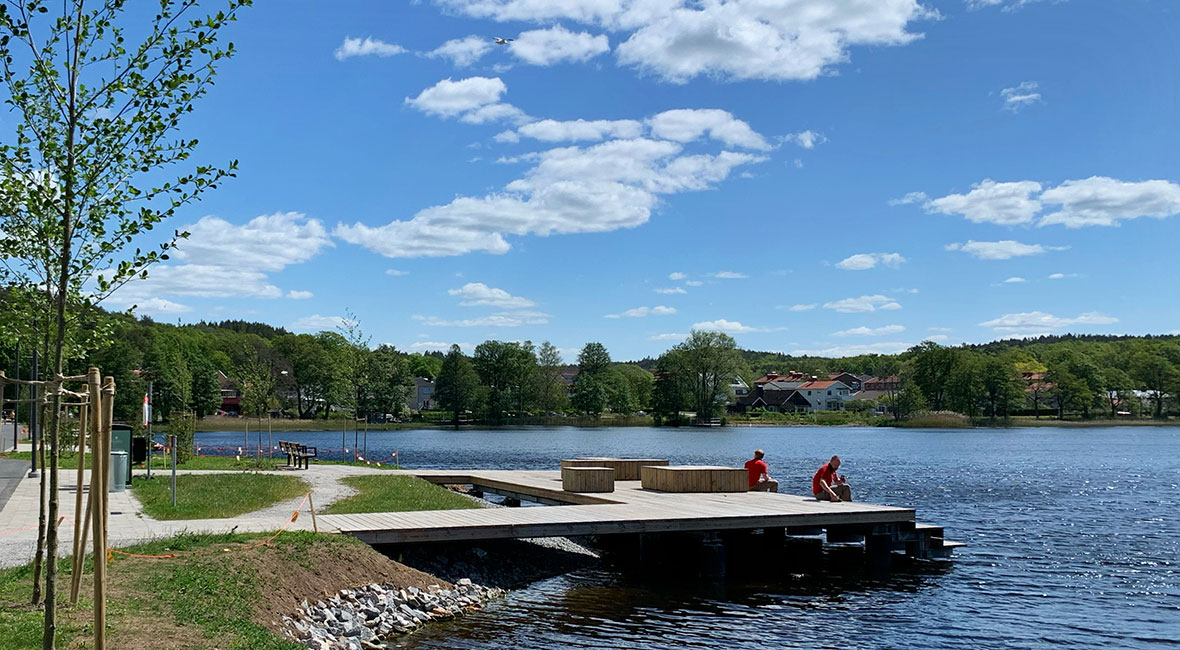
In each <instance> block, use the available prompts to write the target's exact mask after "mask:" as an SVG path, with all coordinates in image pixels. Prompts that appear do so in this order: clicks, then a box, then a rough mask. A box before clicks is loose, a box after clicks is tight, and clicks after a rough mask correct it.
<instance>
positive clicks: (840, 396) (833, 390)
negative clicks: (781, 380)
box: [795, 380, 852, 411]
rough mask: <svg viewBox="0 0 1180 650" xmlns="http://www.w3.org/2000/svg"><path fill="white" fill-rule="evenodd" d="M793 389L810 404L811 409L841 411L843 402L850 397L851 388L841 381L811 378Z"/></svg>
mask: <svg viewBox="0 0 1180 650" xmlns="http://www.w3.org/2000/svg"><path fill="white" fill-rule="evenodd" d="M795 390H796V392H798V393H799V394H800V395H802V396H803V398H804V399H806V400H807V401H808V403H810V404H811V410H813V411H843V410H844V403H845V402H847V401H848V400H850V399H852V389H851V388H849V387H848V384H845V383H844V382H842V381H835V380H827V381H816V380H812V381H809V382H807V383H805V384H800V385H799V387H798V388H796V389H795Z"/></svg>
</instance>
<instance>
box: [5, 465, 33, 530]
mask: <svg viewBox="0 0 1180 650" xmlns="http://www.w3.org/2000/svg"><path fill="white" fill-rule="evenodd" d="M28 473H29V461H27V460H13V459H11V458H0V512H2V511H3V510H4V504H5V503H8V497H10V496H12V492H13V491H14V490H16V486H17V484H18V483H20V481H21V479H23V478H24V477H25V475H26V474H28ZM0 521H4V520H3V519H0Z"/></svg>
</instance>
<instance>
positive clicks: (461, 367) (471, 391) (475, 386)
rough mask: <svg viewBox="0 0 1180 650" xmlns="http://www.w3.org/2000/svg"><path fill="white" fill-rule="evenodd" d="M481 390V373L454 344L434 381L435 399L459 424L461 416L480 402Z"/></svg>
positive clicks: (454, 421)
mask: <svg viewBox="0 0 1180 650" xmlns="http://www.w3.org/2000/svg"><path fill="white" fill-rule="evenodd" d="M481 392H482V391H481V386H480V383H479V375H478V374H477V373H476V372H475V368H474V367H472V365H471V361H470V360H468V359H467V357H466V356H464V354H463V351H462V350H460V349H459V346H457V345H452V346H451V349H450V351H449V352H447V356H446V358H445V359H443V363H442V368H441V370H440V371H439V373H438V377H437V378H436V379H435V382H434V396H435V399H437V400H438V403H439V405H441V406H442V408H443V410H446V411H450V412H451V422H452V423H454V424H455V425H458V424H459V420H460V417H461V416H462V415H463V414H464V413H466V412H468V411H471V410H473V409H474V408H476V405H477V404H479V402H480V398H481Z"/></svg>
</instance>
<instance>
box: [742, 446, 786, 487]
mask: <svg viewBox="0 0 1180 650" xmlns="http://www.w3.org/2000/svg"><path fill="white" fill-rule="evenodd" d="M762 456H763V453H762V450H761V449H755V450H754V458H752V459H751V460H747V461H746V471H747V472H749V473H750V491H751V492H778V481H776V480H774V479H772V478H770V474H768V473H767V472H769V471H770V468H769V467H767V466H766V461H764V460H762Z"/></svg>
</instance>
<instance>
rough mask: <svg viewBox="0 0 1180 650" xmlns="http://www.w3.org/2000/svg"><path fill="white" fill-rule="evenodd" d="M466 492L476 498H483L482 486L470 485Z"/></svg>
mask: <svg viewBox="0 0 1180 650" xmlns="http://www.w3.org/2000/svg"><path fill="white" fill-rule="evenodd" d="M467 494H470V495H471V496H473V497H475V498H476V499H482V498H483V488H481V487H479V486H478V485H472V486H471V489H470V490H468V491H467Z"/></svg>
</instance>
